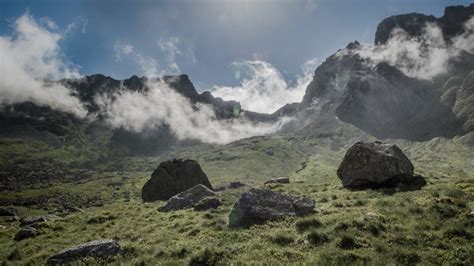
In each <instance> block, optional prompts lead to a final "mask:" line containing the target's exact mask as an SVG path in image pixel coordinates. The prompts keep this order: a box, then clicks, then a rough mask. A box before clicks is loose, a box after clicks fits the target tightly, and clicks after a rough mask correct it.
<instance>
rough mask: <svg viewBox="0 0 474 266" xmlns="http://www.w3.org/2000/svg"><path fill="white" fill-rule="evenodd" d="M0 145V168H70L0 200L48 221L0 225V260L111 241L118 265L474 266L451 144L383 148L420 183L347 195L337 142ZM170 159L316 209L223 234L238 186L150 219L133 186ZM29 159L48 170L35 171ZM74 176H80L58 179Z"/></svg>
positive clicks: (467, 205) (472, 220) (468, 157)
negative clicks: (116, 153)
mask: <svg viewBox="0 0 474 266" xmlns="http://www.w3.org/2000/svg"><path fill="white" fill-rule="evenodd" d="M351 134H356V132H351ZM1 141H2V144H1V145H2V149H1V150H0V158H1V160H2V161H1V162H2V164H3V165H6V164H12V163H14V161H22V168H23V169H26V170H25V171H27V172H33V171H44V172H45V173H51V172H54V171H58V169H59V170H60V169H69V170H70V171H65V172H64V173H66V174H65V176H64V178H51V179H48V180H49V182H48V183H46V184H43V183H34V182H26V181H25V185H24V186H23V188H21V189H17V190H5V191H2V192H1V196H0V206H5V207H8V206H15V207H16V208H17V209H18V211H19V215H20V216H26V215H33V214H47V215H54V216H50V217H49V218H50V219H49V221H48V222H47V223H46V224H45V225H44V226H42V227H41V228H39V229H38V230H39V232H40V235H39V236H37V237H36V238H30V239H25V240H22V241H14V240H13V237H14V235H15V234H16V232H17V231H18V230H19V229H20V225H19V222H17V221H10V220H9V218H5V217H0V224H1V225H2V227H1V228H0V262H5V263H7V264H28V263H30V264H37V263H42V262H45V260H46V259H47V258H48V256H50V255H51V254H54V253H56V252H58V251H60V250H62V249H64V248H67V247H70V246H73V245H76V244H80V243H83V242H87V241H91V240H95V239H98V238H113V239H117V240H118V241H119V243H120V244H121V245H122V246H123V247H124V248H125V250H126V252H125V254H123V255H122V256H120V257H117V258H112V262H114V261H115V262H118V261H120V262H123V263H126V264H156V263H160V264H183V263H185V264H192V265H203V264H206V265H215V264H227V263H230V262H242V263H256V262H265V263H267V264H284V263H294V262H299V263H308V264H314V263H317V264H321V265H343V264H344V265H347V264H351V265H352V264H355V265H367V264H368V265H381V264H400V265H402V264H403V265H405V264H407V265H411V264H417V263H421V264H470V265H472V264H474V256H473V254H474V248H473V246H472V241H473V238H474V229H473V225H474V216H473V214H472V210H473V208H474V206H473V204H474V195H473V194H474V176H473V173H474V162H473V160H472V158H474V151H473V149H472V148H470V147H467V146H463V145H462V144H460V141H459V140H457V139H454V140H447V139H440V138H437V139H433V140H431V141H427V142H421V143H412V142H409V141H398V140H394V141H390V142H395V143H397V144H398V145H399V146H400V147H401V148H402V149H403V150H404V151H405V152H406V154H407V155H408V157H409V158H410V159H411V160H412V161H413V163H414V165H415V171H416V172H417V174H420V175H422V176H423V177H424V178H425V179H426V181H427V185H426V186H424V187H422V188H421V189H410V188H404V187H395V188H381V189H368V190H358V191H351V190H347V189H344V188H343V187H342V186H341V183H340V181H339V179H338V178H337V176H336V169H337V167H338V164H339V162H340V161H341V159H342V156H343V155H344V153H345V151H346V150H347V148H348V147H349V145H350V144H352V143H351V142H350V141H348V142H343V141H340V140H339V139H337V137H334V138H314V139H297V138H284V137H255V138H249V139H245V140H240V141H237V142H234V143H231V144H228V145H225V146H222V145H204V144H203V145H195V146H192V147H191V148H189V147H175V148H174V149H173V150H171V151H170V152H167V153H163V154H160V155H158V156H150V157H113V156H110V157H107V159H104V158H100V156H92V155H89V154H88V153H87V151H84V150H81V149H82V148H81V147H68V146H66V145H62V146H57V147H52V146H48V144H45V143H40V142H33V141H24V140H23V141H20V140H15V139H3V140H1ZM351 141H352V140H351ZM270 149H271V150H272V152H271V153H270V152H267V151H268V150H270ZM176 157H184V158H191V159H196V160H197V161H198V162H199V163H200V164H201V166H202V168H203V170H204V172H205V173H206V174H207V175H208V176H209V179H210V181H211V183H212V184H213V185H214V186H216V187H217V186H220V185H223V184H227V183H229V182H232V181H240V182H243V183H246V184H248V185H249V186H263V182H264V181H265V180H267V179H269V178H272V177H278V176H289V177H290V180H291V182H290V184H284V185H283V184H271V185H266V187H267V188H270V189H273V190H276V191H280V192H284V193H289V194H294V195H306V196H309V197H311V198H313V199H314V200H315V201H316V209H317V212H316V213H314V214H312V215H310V216H307V217H300V218H296V217H293V218H288V219H285V220H281V221H276V222H270V223H267V224H263V225H255V226H252V227H251V228H250V229H229V228H228V226H227V223H228V214H229V212H230V210H231V208H232V206H233V204H234V203H235V202H236V200H237V199H238V197H239V195H240V194H241V193H242V192H243V191H245V190H246V189H248V187H249V186H246V187H241V188H238V189H227V190H225V191H223V192H219V197H220V198H221V199H222V203H223V204H222V205H221V206H220V207H219V208H218V209H217V210H211V211H206V212H195V211H193V210H181V211H175V212H169V213H163V212H158V207H160V206H161V205H162V204H163V203H162V202H156V203H143V202H142V201H141V198H140V194H141V187H142V185H143V184H144V183H145V182H146V180H147V179H148V178H149V176H150V174H151V172H152V171H153V170H154V168H156V166H157V165H158V164H159V162H160V161H161V160H165V159H169V158H176ZM35 160H40V161H41V162H51V163H50V164H49V163H41V167H40V168H39V167H38V164H37V163H36V162H37V161H35ZM86 164H90V167H87V168H86V167H85V165H86ZM48 167H50V168H51V169H49V168H48ZM77 169H87V173H88V174H86V175H82V176H78V177H77V178H72V177H68V176H67V175H68V173H70V174H74V172H75V171H76V170H77ZM45 175H47V174H45ZM59 175H60V176H62V175H61V174H59ZM70 207H78V208H81V209H82V210H83V212H73V211H71V208H70Z"/></svg>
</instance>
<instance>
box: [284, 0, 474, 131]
mask: <svg viewBox="0 0 474 266" xmlns="http://www.w3.org/2000/svg"><path fill="white" fill-rule="evenodd" d="M473 15H474V4H472V5H470V6H468V7H462V6H456V7H447V8H446V10H445V14H444V16H443V17H441V18H439V19H438V18H436V17H434V16H426V15H422V14H417V13H411V14H405V15H398V16H393V17H389V18H387V19H384V20H383V21H382V22H381V23H380V24H379V26H378V27H377V33H376V36H375V43H376V44H377V45H382V44H385V43H386V42H387V40H388V39H389V37H390V33H391V32H392V30H393V29H395V28H396V27H399V28H402V29H403V30H404V31H406V32H407V34H408V35H409V36H412V37H413V36H415V37H416V36H420V35H421V34H422V33H423V28H424V27H425V25H426V23H436V24H437V25H439V27H440V28H441V30H442V32H443V37H444V38H445V39H446V41H447V43H449V42H450V41H451V40H450V38H451V37H453V36H456V35H459V34H462V33H464V30H465V29H464V24H465V23H466V21H467V20H468V19H469V18H471V17H472V16H473ZM359 48H360V44H359V43H358V42H353V43H350V44H348V45H347V47H346V48H345V49H341V50H339V51H338V52H337V53H335V54H334V55H332V56H330V57H328V58H327V59H326V60H325V61H324V62H323V63H322V64H321V65H320V66H319V67H318V68H317V69H316V70H315V72H314V77H313V80H312V81H311V83H310V84H309V85H308V87H307V89H306V93H305V96H304V98H303V100H302V102H301V103H297V104H292V105H287V106H285V107H283V108H281V109H280V110H278V111H277V112H276V113H275V115H277V114H278V115H285V114H286V115H295V114H296V115H297V116H299V117H300V119H299V120H300V121H299V124H298V125H293V129H294V130H296V131H303V132H305V134H306V135H307V134H311V135H320V134H319V133H318V130H320V129H319V128H318V123H322V121H324V123H322V124H324V126H322V127H321V130H323V131H324V130H326V129H327V128H328V123H329V124H330V123H331V121H333V122H332V123H338V122H337V120H342V121H344V122H346V123H349V124H352V125H354V126H356V127H358V128H360V129H362V130H364V131H366V132H368V133H370V134H372V135H373V136H375V137H377V138H404V139H410V140H428V139H431V138H433V137H437V136H442V137H448V138H451V137H453V136H456V135H463V134H466V133H469V132H470V131H472V127H471V126H469V125H470V123H469V122H468V120H469V117H470V116H469V115H466V113H469V112H468V111H465V110H466V109H468V108H466V107H465V106H466V103H465V101H466V100H465V99H470V98H471V97H470V96H469V95H472V94H474V93H473V92H472V90H470V89H469V88H471V87H470V86H469V85H464V86H461V85H460V84H459V85H458V89H456V90H454V89H452V92H451V94H450V96H449V97H448V96H445V98H446V97H448V98H450V101H451V103H450V104H447V103H446V102H443V100H442V95H443V94H444V93H445V91H446V90H447V89H445V88H443V84H444V83H445V82H446V81H447V80H448V79H450V78H452V77H456V76H457V77H459V78H461V80H462V78H464V77H465V76H466V75H467V74H468V73H469V72H471V71H472V70H473V69H474V55H472V54H469V53H468V52H466V51H463V52H462V53H461V55H460V56H458V57H456V58H451V59H450V60H449V62H448V64H449V71H448V73H446V74H442V75H439V76H436V77H435V78H434V79H432V80H420V79H416V78H412V77H408V76H407V75H405V74H404V73H403V72H401V71H400V70H399V69H397V68H396V67H394V66H391V65H389V64H388V63H384V62H381V63H374V62H373V61H371V59H370V58H362V57H361V56H359V54H358V53H357V52H354V51H357V49H359ZM466 83H468V82H466ZM453 91H454V92H453ZM466 94H468V95H466ZM459 95H462V96H459ZM461 98H462V99H463V100H460V99H461ZM457 102H459V103H458V104H456V103H457ZM455 106H458V107H455ZM459 106H463V107H459ZM310 109H311V110H317V112H314V111H307V110H310ZM460 110H463V111H460ZM463 125H464V126H463ZM308 127H310V128H311V131H312V132H311V133H309V132H310V131H308ZM300 129H301V130H300Z"/></svg>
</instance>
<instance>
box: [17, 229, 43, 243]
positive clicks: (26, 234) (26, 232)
mask: <svg viewBox="0 0 474 266" xmlns="http://www.w3.org/2000/svg"><path fill="white" fill-rule="evenodd" d="M37 235H38V230H36V228H33V227H31V226H26V227H24V228H22V229H20V231H18V233H16V235H15V238H14V239H15V240H16V241H20V240H23V239H26V238H31V237H35V236H37Z"/></svg>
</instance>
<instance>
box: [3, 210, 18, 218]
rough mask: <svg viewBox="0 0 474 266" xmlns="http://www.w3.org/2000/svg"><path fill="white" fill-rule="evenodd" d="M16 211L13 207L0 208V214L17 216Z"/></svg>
mask: <svg viewBox="0 0 474 266" xmlns="http://www.w3.org/2000/svg"><path fill="white" fill-rule="evenodd" d="M17 215H18V212H17V210H16V209H14V208H0V216H12V217H14V216H17Z"/></svg>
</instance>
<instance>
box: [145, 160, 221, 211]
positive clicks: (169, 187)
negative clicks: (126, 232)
mask: <svg viewBox="0 0 474 266" xmlns="http://www.w3.org/2000/svg"><path fill="white" fill-rule="evenodd" d="M198 184H202V185H204V186H206V187H208V188H209V189H212V186H211V183H209V180H208V179H207V176H206V174H205V173H204V172H203V171H202V169H201V166H200V165H199V164H198V163H197V162H196V161H194V160H181V159H178V160H176V159H175V160H172V161H166V162H162V163H160V165H159V166H158V168H156V170H155V171H154V172H153V174H152V175H151V178H150V180H148V182H146V184H145V185H144V186H143V188H142V199H143V201H145V202H152V201H157V200H168V199H169V198H171V197H173V196H174V195H176V194H178V193H180V192H183V191H185V190H187V189H189V188H191V187H193V186H195V185H198Z"/></svg>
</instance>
